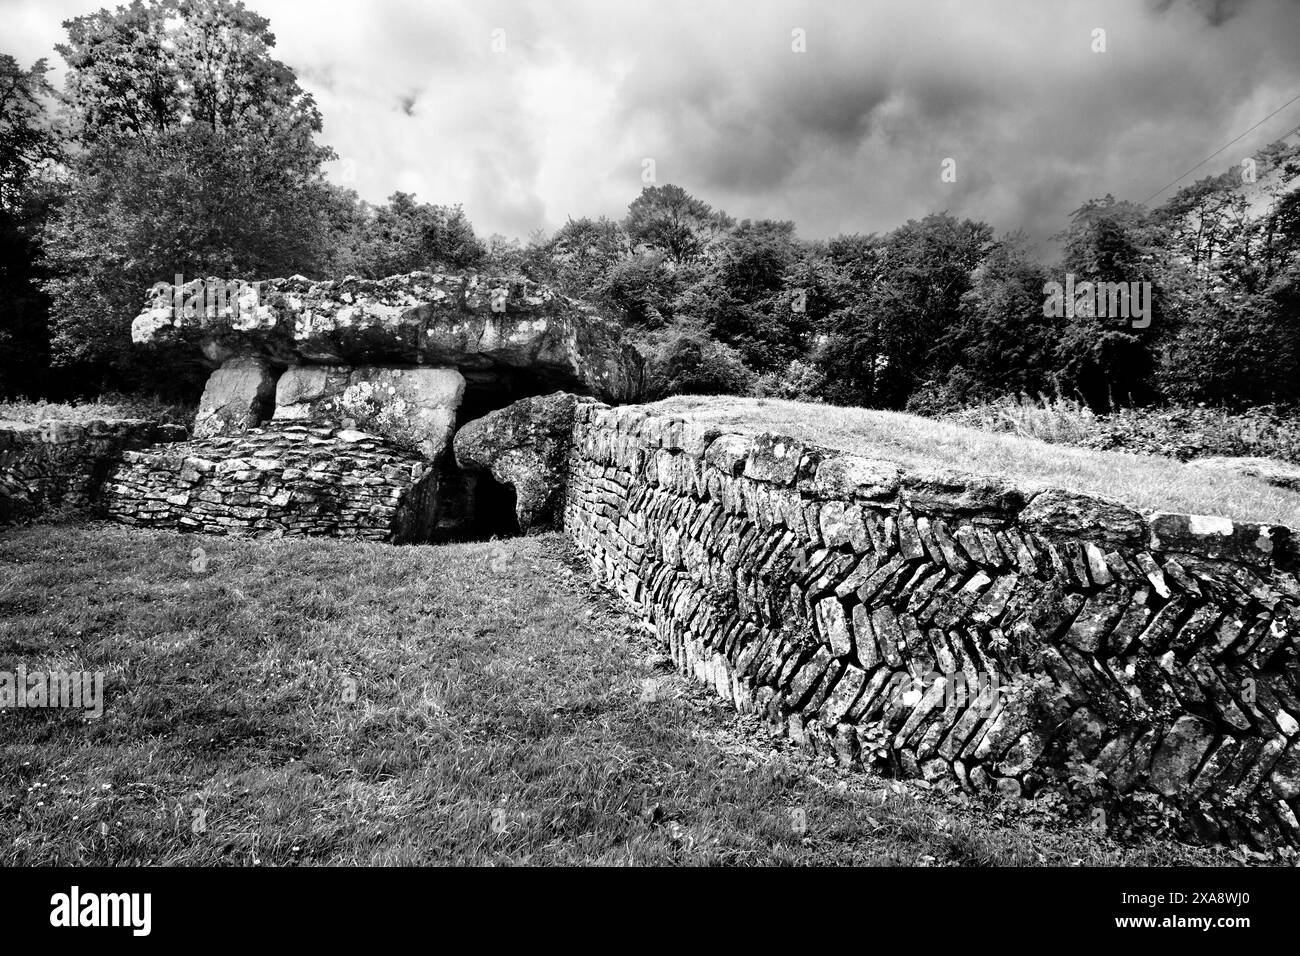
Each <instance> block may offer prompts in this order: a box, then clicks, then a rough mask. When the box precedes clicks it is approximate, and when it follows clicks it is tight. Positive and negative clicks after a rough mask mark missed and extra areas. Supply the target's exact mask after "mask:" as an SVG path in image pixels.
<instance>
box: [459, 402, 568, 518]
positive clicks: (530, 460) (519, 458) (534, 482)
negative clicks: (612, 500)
mask: <svg viewBox="0 0 1300 956" xmlns="http://www.w3.org/2000/svg"><path fill="white" fill-rule="evenodd" d="M581 401H582V400H581V399H579V398H578V397H577V396H575V395H570V394H568V393H567V392H556V393H555V394H553V395H540V396H537V397H535V398H525V399H523V400H522V401H518V402H515V403H514V404H512V405H508V406H506V407H505V408H502V409H498V410H497V411H494V412H490V413H488V414H487V415H485V416H483V417H482V418H478V419H475V420H474V421H472V422H468V423H466V424H465V425H464V426H462V427H461V429H460V431H458V432H457V433H456V438H455V452H456V462H457V464H459V465H460V467H461V468H463V469H482V470H486V471H490V472H491V473H492V476H493V477H494V478H495V479H496V480H497V481H499V482H501V483H502V484H506V485H510V486H511V487H512V488H514V490H515V514H516V516H517V517H518V520H519V528H520V530H522V531H527V530H528V529H530V528H540V527H559V523H560V513H561V511H562V509H563V502H564V489H565V484H566V481H565V476H566V473H567V471H568V466H569V450H570V448H571V446H572V436H573V413H574V409H575V408H576V407H577V406H578V404H579V403H580V402H581Z"/></svg>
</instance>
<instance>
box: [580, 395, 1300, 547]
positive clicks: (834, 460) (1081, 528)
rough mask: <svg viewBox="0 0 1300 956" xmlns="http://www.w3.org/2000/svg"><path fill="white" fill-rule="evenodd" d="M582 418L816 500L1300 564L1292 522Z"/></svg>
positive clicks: (761, 437)
mask: <svg viewBox="0 0 1300 956" xmlns="http://www.w3.org/2000/svg"><path fill="white" fill-rule="evenodd" d="M575 420H576V421H577V422H578V423H581V424H588V425H594V426H595V427H597V428H600V429H608V430H611V431H613V432H614V433H615V434H617V435H621V436H627V437H629V438H634V439H636V440H637V441H638V442H639V443H640V444H641V445H642V446H643V447H645V448H647V449H665V450H667V451H673V452H680V453H682V454H686V455H689V456H691V457H693V458H698V459H701V460H703V461H705V462H706V463H707V464H708V465H711V466H713V467H714V468H716V469H718V470H719V471H721V472H722V473H724V474H726V475H729V476H732V477H736V476H743V477H745V478H748V479H750V480H752V481H759V482H763V483H765V484H770V485H774V486H777V487H783V488H791V489H794V490H796V491H797V492H798V493H799V494H800V495H801V496H802V497H805V498H808V499H813V500H832V499H845V500H848V499H852V500H854V501H856V502H859V503H861V504H863V505H865V506H875V507H890V506H897V505H901V506H903V507H905V508H908V509H909V510H914V511H918V512H924V513H926V514H933V515H948V516H954V517H957V516H961V517H968V518H981V519H987V520H996V521H1000V522H1005V523H1007V524H1011V523H1015V524H1016V525H1018V526H1019V527H1021V528H1023V529H1025V530H1028V531H1033V532H1034V533H1036V534H1039V535H1042V536H1046V537H1052V536H1059V537H1073V538H1079V539H1083V540H1086V541H1092V542H1095V543H1098V544H1101V545H1106V546H1110V547H1117V546H1122V547H1130V548H1136V549H1148V550H1152V551H1159V552H1163V553H1173V554H1189V555H1193V556H1195V557H1198V558H1205V559H1208V560H1212V561H1228V562H1232V563H1237V564H1245V565H1250V566H1253V567H1256V568H1264V569H1267V568H1269V567H1271V566H1274V565H1277V566H1281V567H1286V568H1288V569H1291V568H1293V567H1294V566H1296V565H1297V564H1300V560H1298V559H1297V554H1296V551H1295V548H1296V546H1297V545H1300V532H1297V531H1294V530H1293V529H1291V528H1289V527H1288V526H1286V525H1281V524H1269V523H1267V522H1257V521H1242V520H1239V519H1235V518H1226V517H1221V516H1214V515H1191V514H1176V513H1172V512H1165V511H1151V512H1147V513H1141V512H1139V511H1137V510H1135V509H1134V508H1132V507H1130V506H1128V505H1126V504H1124V503H1123V502H1121V501H1118V500H1115V499H1111V498H1106V497H1103V496H1100V495H1093V494H1087V493H1083V492H1076V491H1071V490H1068V489H1065V488H1060V487H1056V486H1053V485H1050V484H1048V483H1044V482H1031V481H1021V482H1015V481H1012V480H1011V479H1008V478H1006V477H1002V476H997V475H980V474H973V473H971V474H968V473H963V472H956V471H948V470H941V469H935V470H918V469H912V470H908V469H906V468H904V467H903V466H902V465H900V464H898V463H897V462H893V461H889V460H887V459H877V458H870V457H867V456H864V455H859V454H853V453H850V452H845V451H840V450H837V449H831V448H825V447H822V446H819V445H814V444H811V443H808V442H804V441H800V440H797V439H794V438H791V437H789V436H786V435H780V434H774V433H771V432H760V431H755V432H747V433H741V432H727V431H724V430H722V429H721V428H718V427H716V426H712V425H709V424H707V423H703V422H696V421H692V420H691V419H690V418H689V417H688V416H681V415H655V414H653V413H650V412H647V411H646V410H645V409H643V408H641V407H639V406H635V405H622V406H617V407H611V406H609V405H605V404H603V403H600V402H591V403H587V404H584V405H581V406H579V407H578V408H577V409H576V411H575Z"/></svg>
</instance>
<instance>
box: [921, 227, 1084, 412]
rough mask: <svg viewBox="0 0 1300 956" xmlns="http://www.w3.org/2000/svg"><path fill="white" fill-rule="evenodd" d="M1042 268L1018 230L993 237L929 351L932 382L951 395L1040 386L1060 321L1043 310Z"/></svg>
mask: <svg viewBox="0 0 1300 956" xmlns="http://www.w3.org/2000/svg"><path fill="white" fill-rule="evenodd" d="M1045 279H1046V272H1045V271H1044V270H1043V269H1042V267H1041V266H1039V265H1038V263H1036V262H1035V261H1034V260H1033V259H1032V257H1031V256H1030V255H1029V253H1028V251H1027V249H1026V244H1025V239H1024V236H1023V235H1021V234H1015V235H1008V236H1005V237H1003V239H1002V240H1000V241H999V242H997V243H996V244H995V245H994V246H993V248H992V249H991V250H990V251H989V253H988V255H987V256H986V257H985V259H984V261H983V262H982V263H980V265H979V266H978V267H977V268H976V269H975V271H974V274H973V275H972V277H971V287H970V289H969V290H967V292H966V293H965V295H963V296H962V298H961V303H960V305H959V306H958V309H957V314H956V316H955V321H954V322H953V323H952V325H951V326H950V327H949V328H948V329H947V330H946V331H945V332H944V333H943V334H942V335H941V336H940V338H939V341H938V344H937V348H936V350H935V358H936V366H937V369H936V371H940V374H941V375H942V376H943V377H942V378H941V379H940V380H939V381H938V382H937V383H936V384H937V385H938V386H939V388H940V389H941V390H942V391H943V392H944V393H945V394H946V395H947V397H948V399H949V400H950V401H952V400H955V401H957V402H959V403H966V402H969V401H972V400H978V399H982V398H986V397H989V396H993V395H1006V394H1013V393H1017V392H1028V393H1030V394H1033V393H1037V392H1040V391H1045V390H1047V389H1048V388H1049V387H1050V386H1051V384H1052V375H1053V372H1054V369H1055V346H1056V341H1057V339H1058V338H1059V336H1060V322H1059V321H1057V320H1053V319H1049V318H1046V317H1044V315H1043V284H1044V281H1045Z"/></svg>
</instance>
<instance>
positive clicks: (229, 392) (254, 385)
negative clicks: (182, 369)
mask: <svg viewBox="0 0 1300 956" xmlns="http://www.w3.org/2000/svg"><path fill="white" fill-rule="evenodd" d="M274 396H275V370H274V369H273V368H272V367H271V365H270V364H269V363H268V362H265V361H263V360H262V359H260V358H255V357H253V356H248V355H237V356H234V357H233V358H229V359H227V360H226V361H225V362H223V363H222V364H221V367H220V368H218V369H217V370H216V371H215V372H213V373H212V374H211V375H209V376H208V382H207V384H206V385H205V386H204V387H203V397H202V398H200V399H199V410H198V412H197V413H196V414H195V416H194V437H196V438H210V437H212V436H213V435H231V434H238V433H239V432H242V431H243V430H244V429H246V428H252V427H254V426H256V425H259V424H261V422H262V421H263V419H265V418H267V417H268V416H269V414H270V410H271V403H272V400H273V398H274Z"/></svg>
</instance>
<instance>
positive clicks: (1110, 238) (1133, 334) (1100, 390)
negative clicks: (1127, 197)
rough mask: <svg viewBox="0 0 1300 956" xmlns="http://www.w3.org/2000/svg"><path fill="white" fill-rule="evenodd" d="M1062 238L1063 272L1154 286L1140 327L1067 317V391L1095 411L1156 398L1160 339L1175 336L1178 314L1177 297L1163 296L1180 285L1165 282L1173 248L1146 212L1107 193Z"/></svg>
mask: <svg viewBox="0 0 1300 956" xmlns="http://www.w3.org/2000/svg"><path fill="white" fill-rule="evenodd" d="M1057 238H1058V239H1059V240H1060V241H1061V242H1062V243H1063V258H1062V261H1061V264H1060V272H1061V273H1062V275H1074V276H1075V277H1076V282H1083V281H1088V282H1093V283H1098V282H1106V283H1125V284H1131V283H1149V284H1150V289H1151V295H1150V299H1149V302H1150V306H1151V310H1152V311H1151V314H1150V316H1148V319H1149V326H1148V327H1147V328H1142V329H1139V328H1135V327H1134V326H1133V325H1132V324H1131V323H1130V322H1126V321H1125V320H1124V319H1123V318H1122V317H1118V318H1117V317H1115V316H1109V315H1094V314H1087V313H1084V314H1078V313H1076V315H1075V316H1073V317H1072V318H1067V319H1066V321H1065V324H1064V327H1063V329H1062V332H1061V337H1060V340H1059V342H1058V345H1057V359H1056V364H1057V368H1058V369H1059V376H1060V383H1061V386H1062V388H1063V389H1064V390H1065V391H1070V392H1077V393H1078V394H1080V395H1081V396H1082V397H1083V398H1084V400H1085V401H1086V402H1088V403H1089V404H1090V405H1092V406H1093V407H1094V408H1106V407H1109V406H1110V405H1111V404H1113V403H1117V402H1119V403H1129V402H1134V403H1142V402H1146V401H1149V400H1151V399H1152V398H1153V397H1154V395H1155V389H1154V385H1153V380H1152V379H1153V372H1154V369H1155V361H1156V355H1157V353H1158V351H1159V348H1160V343H1161V340H1162V339H1166V338H1168V337H1169V336H1170V335H1173V334H1174V333H1175V326H1176V323H1177V320H1178V314H1179V311H1180V310H1179V309H1176V308H1170V307H1169V304H1170V302H1172V301H1173V300H1174V298H1175V296H1174V295H1173V294H1171V295H1170V296H1169V301H1166V296H1165V295H1164V293H1165V291H1166V290H1168V291H1170V292H1171V293H1173V291H1174V290H1175V289H1176V288H1177V286H1178V283H1177V280H1176V278H1172V279H1169V281H1168V282H1166V281H1165V280H1166V279H1167V278H1169V274H1168V273H1166V272H1165V271H1164V270H1162V268H1161V262H1162V260H1163V259H1164V256H1163V254H1162V252H1161V249H1162V247H1163V246H1164V245H1166V243H1167V239H1166V237H1165V235H1164V233H1163V229H1162V227H1161V226H1160V224H1159V223H1157V222H1153V220H1152V217H1151V216H1150V215H1149V214H1148V212H1147V210H1146V209H1145V208H1143V207H1141V206H1137V205H1134V204H1133V203H1129V202H1117V201H1116V200H1115V197H1113V196H1109V195H1108V196H1106V197H1105V198H1103V199H1093V200H1089V201H1088V202H1086V203H1084V204H1083V205H1082V206H1080V207H1079V208H1078V209H1076V210H1075V211H1074V212H1073V213H1072V214H1071V216H1070V225H1069V226H1068V227H1067V228H1066V230H1065V231H1064V232H1062V233H1061V234H1060V235H1059V236H1058V237H1057ZM1060 278H1061V277H1059V276H1058V277H1057V279H1058V281H1060Z"/></svg>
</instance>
